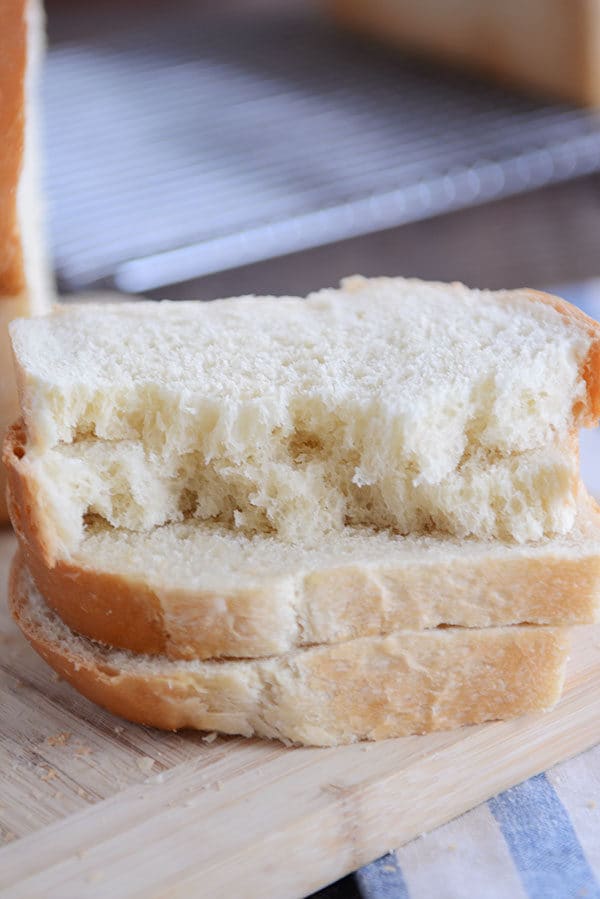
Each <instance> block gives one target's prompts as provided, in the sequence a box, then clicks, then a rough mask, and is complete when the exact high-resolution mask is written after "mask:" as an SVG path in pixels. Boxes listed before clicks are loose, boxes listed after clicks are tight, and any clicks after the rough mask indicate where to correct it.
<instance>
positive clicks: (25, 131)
mask: <svg viewBox="0 0 600 899" xmlns="http://www.w3.org/2000/svg"><path fill="white" fill-rule="evenodd" d="M1 19H2V23H1V28H0V98H1V99H0V135H1V141H0V439H2V437H3V434H4V431H5V429H6V427H7V426H8V425H9V424H11V423H12V422H13V421H14V420H15V418H16V416H17V392H16V387H15V378H14V370H13V363H12V354H11V349H10V342H9V336H8V324H9V322H10V321H11V320H12V319H13V318H16V317H17V316H25V315H30V314H40V313H41V312H44V311H45V310H46V308H47V305H48V303H47V297H48V296H49V294H50V277H49V274H48V266H47V264H46V260H45V258H44V253H43V247H42V241H41V234H40V232H41V225H40V203H39V199H38V193H39V191H38V172H37V166H36V135H35V109H34V106H35V103H34V93H35V81H36V74H37V70H38V67H39V62H40V57H41V52H42V48H43V16H42V10H41V5H40V4H39V3H38V2H37V0H12V2H10V3H4V4H3V5H2V13H1ZM6 517H7V509H6V504H5V488H4V474H3V473H2V472H0V522H2V521H4V520H5V519H6Z"/></svg>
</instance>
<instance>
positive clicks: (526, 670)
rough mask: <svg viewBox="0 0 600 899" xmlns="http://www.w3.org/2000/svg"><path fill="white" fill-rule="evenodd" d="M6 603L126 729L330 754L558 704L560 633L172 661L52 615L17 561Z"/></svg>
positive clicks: (406, 636) (56, 662) (443, 635)
mask: <svg viewBox="0 0 600 899" xmlns="http://www.w3.org/2000/svg"><path fill="white" fill-rule="evenodd" d="M10 603H11V608H12V612H13V615H14V617H15V619H16V621H17V624H18V625H19V627H20V628H21V630H22V631H23V633H24V634H25V636H26V637H27V639H28V640H29V642H30V643H31V644H32V646H33V647H34V648H35V649H36V651H37V652H38V653H39V654H40V655H41V656H42V658H44V659H45V660H46V661H47V662H48V664H50V665H51V666H52V667H53V668H54V669H55V671H57V672H58V674H59V675H60V676H61V677H63V678H64V679H65V680H67V681H69V682H70V683H71V684H72V685H73V686H74V687H76V689H77V690H79V691H80V692H81V693H83V694H84V696H87V697H88V698H89V699H92V700H93V701H94V702H97V703H99V704H100V705H102V706H104V707H105V708H107V709H109V710H110V711H112V712H114V713H116V714H118V715H121V716H123V717H125V718H128V719H130V720H131V721H136V722H140V723H143V724H149V725H153V726H154V727H161V728H166V729H178V728H183V727H193V728H197V729H199V730H210V731H214V730H218V731H221V732H224V733H228V734H243V735H245V736H252V735H253V734H256V735H258V736H262V737H276V738H279V739H281V740H289V741H292V742H295V743H304V744H313V745H315V744H316V745H322V746H331V745H335V744H338V743H350V742H354V741H356V740H380V739H385V738H387V737H398V736H403V735H406V734H411V733H424V732H428V731H433V730H443V729H446V728H453V727H457V726H459V725H463V724H476V723H479V722H482V721H488V720H491V719H500V718H510V717H514V716H516V715H520V714H523V713H525V712H531V711H535V710H538V709H545V708H548V707H550V706H552V705H553V704H554V703H555V702H557V700H558V699H559V698H560V693H561V689H562V684H563V678H564V669H565V663H566V658H567V651H568V638H567V635H566V633H565V632H564V631H562V630H560V629H555V628H539V627H533V626H529V627H527V626H523V627H511V628H490V629H487V630H483V631H479V630H469V629H462V628H449V629H442V630H437V631H430V632H427V633H415V632H410V631H404V632H402V631H399V632H396V633H394V634H390V635H389V636H387V637H364V638H362V639H358V640H353V641H350V642H347V643H339V644H337V645H335V646H316V647H312V648H309V649H303V650H298V651H296V652H293V653H289V654H288V655H284V656H279V657H275V658H270V659H262V660H246V661H227V662H219V661H212V662H199V661H194V662H181V661H180V662H173V661H169V660H167V659H165V658H163V657H154V658H151V657H148V656H140V655H134V654H131V653H125V652H122V651H119V650H112V649H108V648H106V647H102V646H100V645H98V644H96V643H93V642H92V641H89V640H87V639H85V638H84V637H80V636H77V635H76V634H75V633H73V632H72V631H71V630H69V628H67V626H66V625H65V624H64V623H63V622H62V620H61V619H60V618H59V617H58V615H56V613H55V612H53V611H51V610H50V609H49V608H48V606H47V605H46V604H45V602H44V600H43V599H42V597H41V595H40V594H39V593H38V591H37V590H36V588H35V586H34V584H33V581H32V579H31V577H30V575H29V573H28V571H27V569H26V567H25V566H24V565H23V563H22V561H21V560H20V559H16V560H15V563H14V564H13V571H12V575H11V587H10Z"/></svg>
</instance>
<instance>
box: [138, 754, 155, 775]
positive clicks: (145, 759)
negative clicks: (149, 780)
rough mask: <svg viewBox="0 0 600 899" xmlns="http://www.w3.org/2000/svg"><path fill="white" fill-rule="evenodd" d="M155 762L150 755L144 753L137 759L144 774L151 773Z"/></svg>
mask: <svg viewBox="0 0 600 899" xmlns="http://www.w3.org/2000/svg"><path fill="white" fill-rule="evenodd" d="M154 764H155V762H154V759H151V758H150V756H148V755H143V756H142V757H141V758H139V759H137V766H138V768H139V769H140V771H143V772H144V774H149V773H150V771H152V769H153V768H154Z"/></svg>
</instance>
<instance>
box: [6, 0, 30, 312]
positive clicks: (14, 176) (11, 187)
mask: <svg viewBox="0 0 600 899" xmlns="http://www.w3.org/2000/svg"><path fill="white" fill-rule="evenodd" d="M26 8H27V2H26V0H10V2H4V3H2V9H1V16H2V27H1V29H0V87H1V98H2V102H0V135H2V143H1V146H0V301H1V300H2V297H5V296H8V297H11V298H12V297H14V296H15V295H17V294H18V293H19V292H20V291H21V290H23V288H24V287H25V272H24V267H23V250H22V246H21V236H20V230H19V221H18V213H17V187H18V184H19V177H20V173H21V167H22V164H23V152H24V148H25V74H26V66H27V22H26Z"/></svg>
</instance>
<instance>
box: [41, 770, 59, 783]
mask: <svg viewBox="0 0 600 899" xmlns="http://www.w3.org/2000/svg"><path fill="white" fill-rule="evenodd" d="M56 776H57V772H56V770H55V769H54V768H48V770H47V771H46V773H45V774H42V776H41V777H40V780H43V781H45V782H46V783H48V781H49V780H54V779H55V778H56Z"/></svg>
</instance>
